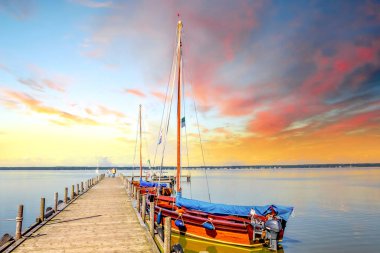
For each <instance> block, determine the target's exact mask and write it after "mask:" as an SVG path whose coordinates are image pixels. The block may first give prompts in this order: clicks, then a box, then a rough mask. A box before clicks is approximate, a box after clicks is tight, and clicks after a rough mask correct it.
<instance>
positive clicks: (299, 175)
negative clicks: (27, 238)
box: [0, 168, 380, 253]
mask: <svg viewBox="0 0 380 253" xmlns="http://www.w3.org/2000/svg"><path fill="white" fill-rule="evenodd" d="M123 173H124V174H127V175H130V174H131V173H132V172H131V171H123ZM172 173H173V174H174V172H172V171H170V172H169V174H172ZM187 173H191V183H186V182H182V188H183V196H184V197H188V198H194V199H199V200H205V201H207V200H208V194H207V183H206V179H205V178H206V177H205V171H204V170H191V171H189V172H187V171H184V172H183V174H187ZM134 174H135V175H137V174H138V173H137V172H134ZM95 175H96V174H95V171H0V219H4V218H14V217H15V215H16V212H17V206H18V204H21V203H22V204H24V210H25V211H24V212H25V225H30V224H31V223H32V222H33V221H34V220H35V218H36V217H37V216H38V212H39V203H40V197H42V196H44V197H46V198H47V199H46V203H47V206H51V204H52V202H53V193H54V192H55V191H58V192H59V194H60V199H62V195H63V189H64V187H66V186H70V185H71V184H76V183H79V182H80V181H84V180H86V179H88V178H91V177H93V176H95ZM207 176H208V183H209V188H210V196H211V200H212V202H215V203H217V202H218V203H226V204H236V205H265V204H279V205H290V206H294V207H295V215H294V217H291V218H290V219H289V222H288V225H287V228H286V232H285V238H284V241H283V243H282V246H283V250H282V251H283V252H286V253H292V252H345V253H350V252H379V251H380V250H379V246H378V242H377V241H378V238H379V231H378V229H379V228H380V168H334V169H332V168H328V169H320V168H319V169H309V168H308V169H274V170H273V169H265V170H264V169H262V170H207ZM14 227H15V224H14V222H13V221H12V222H10V221H1V220H0V235H2V234H4V233H5V232H8V233H11V234H14ZM177 241H180V243H181V244H182V245H185V246H186V252H198V251H202V250H207V251H209V252H210V253H212V252H218V253H223V252H257V251H259V252H260V251H261V252H267V251H266V250H251V251H248V250H240V249H236V248H228V247H225V246H222V245H215V244H207V243H204V242H200V241H197V240H192V239H184V238H178V237H176V236H174V237H173V242H177Z"/></svg>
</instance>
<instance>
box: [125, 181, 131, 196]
mask: <svg viewBox="0 0 380 253" xmlns="http://www.w3.org/2000/svg"><path fill="white" fill-rule="evenodd" d="M125 181H126V182H125V186H127V193H128V194H130V193H131V191H130V188H129V186H130V184H129V182H128V179H126V180H125Z"/></svg>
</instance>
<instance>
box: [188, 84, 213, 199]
mask: <svg viewBox="0 0 380 253" xmlns="http://www.w3.org/2000/svg"><path fill="white" fill-rule="evenodd" d="M190 88H191V91H192V92H191V93H192V95H193V104H194V110H195V118H196V120H197V128H198V136H199V144H200V146H201V152H202V161H203V168H204V173H205V177H206V185H207V193H208V200H209V202H210V203H211V196H210V187H209V183H208V176H207V171H206V162H205V156H204V151H203V145H202V138H201V131H200V129H199V121H198V110H197V106H196V103H195V92H194V88H193V85H192V83H191V82H190Z"/></svg>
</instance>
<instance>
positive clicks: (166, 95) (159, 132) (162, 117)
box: [153, 41, 175, 167]
mask: <svg viewBox="0 0 380 253" xmlns="http://www.w3.org/2000/svg"><path fill="white" fill-rule="evenodd" d="M174 45H175V41H174ZM173 49H174V50H173V61H172V67H171V69H170V74H169V81H168V85H167V86H166V93H165V101H164V109H163V110H162V115H161V122H160V128H159V129H158V138H157V143H156V151H155V152H154V160H153V167H154V166H155V165H156V156H157V150H158V146H159V144H158V141H159V139H160V136H161V131H162V123H163V120H164V114H165V107H166V100H167V97H168V92H169V86H170V80H171V76H172V73H173V68H174V66H173V65H174V61H175V58H174V55H175V47H173Z"/></svg>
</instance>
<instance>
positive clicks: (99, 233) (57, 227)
mask: <svg viewBox="0 0 380 253" xmlns="http://www.w3.org/2000/svg"><path fill="white" fill-rule="evenodd" d="M8 250H12V252H91V253H94V252H158V249H157V246H156V245H155V244H154V242H153V240H152V238H151V237H150V234H149V232H148V231H147V229H146V228H145V225H143V224H141V219H140V220H139V218H138V217H137V215H136V211H135V210H134V208H133V206H132V201H131V199H130V198H129V197H128V195H127V192H126V189H125V186H124V185H123V181H122V180H120V178H104V179H103V180H101V181H100V182H99V183H98V184H96V185H95V186H94V187H92V188H90V190H88V191H87V192H85V193H84V194H82V195H79V196H78V197H77V198H76V199H75V200H74V201H72V202H70V203H69V204H68V205H67V206H65V208H64V209H63V210H62V211H61V212H59V213H58V214H57V215H56V216H54V217H53V218H51V219H50V220H48V221H46V223H45V224H43V225H42V226H41V227H40V228H39V229H38V230H36V231H34V232H32V233H29V234H26V235H23V237H22V238H21V239H19V240H18V241H16V243H15V245H13V246H12V247H11V248H9V249H8Z"/></svg>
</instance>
